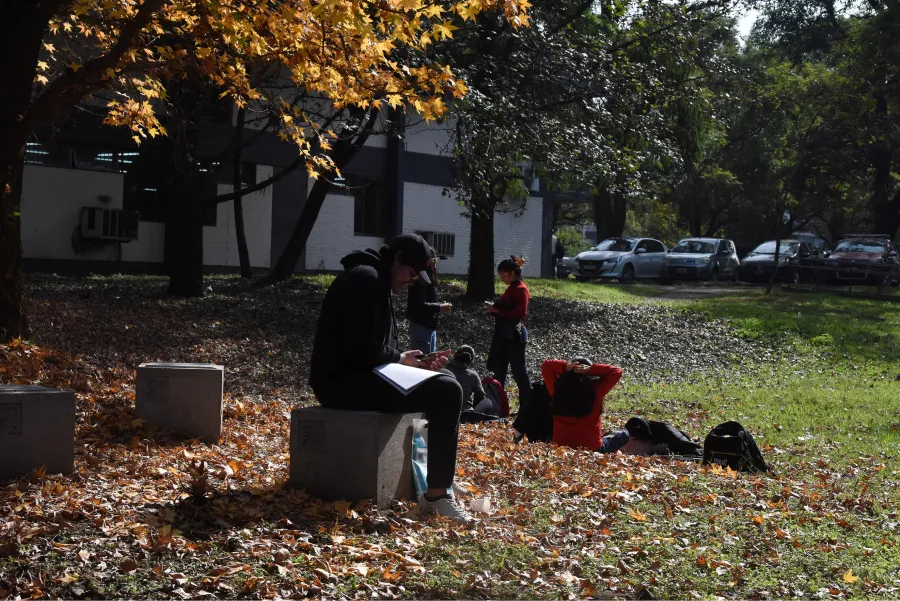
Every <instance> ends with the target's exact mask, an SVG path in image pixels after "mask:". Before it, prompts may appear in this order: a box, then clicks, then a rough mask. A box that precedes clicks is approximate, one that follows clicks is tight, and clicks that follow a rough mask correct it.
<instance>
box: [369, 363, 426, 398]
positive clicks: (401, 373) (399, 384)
mask: <svg viewBox="0 0 900 601" xmlns="http://www.w3.org/2000/svg"><path fill="white" fill-rule="evenodd" d="M372 371H374V372H375V373H376V374H378V375H379V376H381V378H382V379H383V380H384V381H385V382H387V383H388V384H390V385H391V386H393V387H394V388H396V389H397V390H399V391H400V392H402V393H403V394H405V395H406V394H409V393H410V392H412V391H413V390H415V389H416V388H418V387H419V386H421V385H422V383H423V382H427V381H428V380H430V379H431V378H436V377H437V376H439V375H441V373H440V372H437V371H429V370H427V369H419V368H418V367H410V366H408V365H401V364H400V363H385V364H384V365H379V366H378V367H376V368H375V369H374V370H372Z"/></svg>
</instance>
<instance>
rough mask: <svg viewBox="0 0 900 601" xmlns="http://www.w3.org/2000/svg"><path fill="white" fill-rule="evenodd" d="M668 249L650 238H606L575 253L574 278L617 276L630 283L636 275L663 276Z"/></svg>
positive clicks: (612, 277)
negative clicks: (589, 247)
mask: <svg viewBox="0 0 900 601" xmlns="http://www.w3.org/2000/svg"><path fill="white" fill-rule="evenodd" d="M666 252H668V249H667V248H666V245H665V244H663V243H662V242H660V241H659V240H654V239H652V238H608V239H607V240H604V241H603V242H601V243H600V244H598V245H597V246H595V247H593V248H592V249H590V250H588V251H585V252H583V253H581V254H579V255H578V256H576V257H575V269H574V271H573V272H572V273H574V274H575V279H576V280H578V281H581V282H583V281H585V280H588V279H590V278H604V279H618V280H620V281H622V282H623V283H626V284H627V283H631V282H633V281H634V280H635V279H638V278H662V277H663V276H664V274H665V271H664V270H665V258H666Z"/></svg>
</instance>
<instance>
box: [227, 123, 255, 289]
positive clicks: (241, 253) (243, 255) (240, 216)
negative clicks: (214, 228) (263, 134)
mask: <svg viewBox="0 0 900 601" xmlns="http://www.w3.org/2000/svg"><path fill="white" fill-rule="evenodd" d="M246 116H247V109H244V108H242V109H239V110H238V114H237V132H236V133H235V149H234V160H232V162H231V181H232V182H233V188H234V190H233V191H234V193H235V194H237V196H236V197H235V199H234V231H235V235H236V236H237V245H238V260H239V261H240V264H241V277H242V278H248V279H249V278H252V277H253V270H252V269H250V251H249V250H248V249H247V233H246V232H245V231H244V195H243V193H242V190H243V188H244V184H243V182H242V181H241V173H242V172H243V169H242V166H243V157H244V153H243V146H244V121H245V119H246Z"/></svg>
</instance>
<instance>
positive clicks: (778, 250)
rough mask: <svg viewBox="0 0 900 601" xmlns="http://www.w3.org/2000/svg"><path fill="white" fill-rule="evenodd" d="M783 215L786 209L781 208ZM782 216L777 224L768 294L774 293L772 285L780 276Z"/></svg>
mask: <svg viewBox="0 0 900 601" xmlns="http://www.w3.org/2000/svg"><path fill="white" fill-rule="evenodd" d="M781 215H782V216H783V215H784V210H783V209H782V210H781ZM782 220H783V219H782V218H781V217H779V219H778V222H777V223H776V225H775V264H774V265H773V267H772V275H771V277H769V284H768V285H767V286H766V294H771V293H772V287H773V286H774V285H775V279H776V278H777V277H778V259H779V258H780V257H781V222H782Z"/></svg>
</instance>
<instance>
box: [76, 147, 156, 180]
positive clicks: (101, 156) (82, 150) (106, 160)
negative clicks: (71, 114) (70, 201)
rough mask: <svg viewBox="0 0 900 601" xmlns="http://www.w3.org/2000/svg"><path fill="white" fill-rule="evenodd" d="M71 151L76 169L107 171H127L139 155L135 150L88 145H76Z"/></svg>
mask: <svg viewBox="0 0 900 601" xmlns="http://www.w3.org/2000/svg"><path fill="white" fill-rule="evenodd" d="M73 153H74V156H75V168H76V169H85V170H88V171H106V172H109V173H128V170H129V169H131V168H132V167H133V166H134V165H135V163H136V162H137V160H138V157H140V155H141V153H140V152H139V151H137V150H113V149H110V148H95V147H90V146H76V147H75V148H73Z"/></svg>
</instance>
